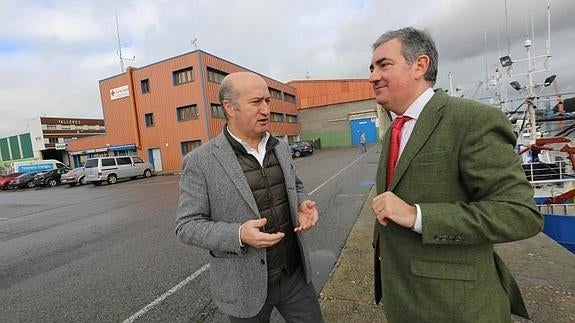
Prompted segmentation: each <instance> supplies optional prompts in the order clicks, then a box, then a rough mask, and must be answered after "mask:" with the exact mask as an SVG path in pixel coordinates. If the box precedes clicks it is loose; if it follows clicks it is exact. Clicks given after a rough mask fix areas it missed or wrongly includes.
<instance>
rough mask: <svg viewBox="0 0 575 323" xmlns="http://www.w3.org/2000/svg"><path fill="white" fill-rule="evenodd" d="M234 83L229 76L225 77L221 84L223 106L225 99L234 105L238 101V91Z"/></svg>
mask: <svg viewBox="0 0 575 323" xmlns="http://www.w3.org/2000/svg"><path fill="white" fill-rule="evenodd" d="M232 83H233V82H232V81H231V80H230V78H229V77H224V79H223V80H222V83H221V84H220V103H221V104H222V106H223V105H224V101H225V100H228V101H230V102H231V103H232V105H233V104H235V103H236V91H235V89H234V85H233V84H232Z"/></svg>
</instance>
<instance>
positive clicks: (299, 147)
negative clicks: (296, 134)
mask: <svg viewBox="0 0 575 323" xmlns="http://www.w3.org/2000/svg"><path fill="white" fill-rule="evenodd" d="M289 146H290V148H291V156H292V157H301V156H306V155H311V154H313V146H312V145H311V144H310V143H308V142H305V141H297V142H293V143H291V144H290V145H289Z"/></svg>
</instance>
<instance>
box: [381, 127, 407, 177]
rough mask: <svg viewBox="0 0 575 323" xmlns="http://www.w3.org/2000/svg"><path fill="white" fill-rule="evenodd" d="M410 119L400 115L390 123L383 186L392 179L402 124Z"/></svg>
mask: <svg viewBox="0 0 575 323" xmlns="http://www.w3.org/2000/svg"><path fill="white" fill-rule="evenodd" d="M409 120H411V117H408V116H401V117H397V118H395V120H393V123H392V124H391V135H390V137H389V153H388V155H387V176H386V177H385V179H386V180H385V187H386V188H388V187H389V184H390V183H391V180H392V179H393V173H394V171H395V165H397V159H398V158H399V143H400V141H401V129H402V128H403V125H404V124H405V123H406V122H407V121H409Z"/></svg>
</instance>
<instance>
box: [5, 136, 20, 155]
mask: <svg viewBox="0 0 575 323" xmlns="http://www.w3.org/2000/svg"><path fill="white" fill-rule="evenodd" d="M8 140H9V141H10V150H11V151H12V159H22V154H21V152H20V145H19V144H18V136H12V137H10V138H8Z"/></svg>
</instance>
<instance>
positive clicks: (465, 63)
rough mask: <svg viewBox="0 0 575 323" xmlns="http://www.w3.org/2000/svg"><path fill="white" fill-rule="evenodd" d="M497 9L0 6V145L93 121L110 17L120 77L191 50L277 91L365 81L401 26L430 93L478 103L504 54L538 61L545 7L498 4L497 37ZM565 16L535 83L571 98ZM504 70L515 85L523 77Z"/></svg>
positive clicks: (217, 3)
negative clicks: (379, 43)
mask: <svg viewBox="0 0 575 323" xmlns="http://www.w3.org/2000/svg"><path fill="white" fill-rule="evenodd" d="M505 3H506V1H505V0H485V1H477V0H403V1H392V0H348V1H344V0H314V1H305V0H93V1H91V0H84V1H77V0H69V1H66V0H37V1H26V0H0V138H2V137H6V136H11V135H14V134H17V133H24V132H27V131H28V130H27V122H28V121H29V120H30V119H34V118H37V117H40V116H55V117H86V118H99V117H102V108H101V102H100V99H99V89H98V81H99V80H101V79H104V78H107V77H110V76H113V75H116V74H119V73H120V71H121V67H120V61H119V57H118V54H117V52H118V39H117V36H116V20H115V19H116V18H115V17H116V15H117V17H118V21H119V26H120V34H121V42H122V56H123V57H125V58H130V59H131V58H135V59H134V60H130V61H128V60H126V61H125V64H126V66H127V65H133V66H136V67H139V66H145V65H148V64H151V63H154V62H157V61H159V60H163V59H166V58H169V57H173V56H177V55H180V54H183V53H186V52H189V51H191V50H193V49H194V48H195V47H194V44H193V43H194V39H195V44H196V46H198V48H200V49H202V50H205V51H207V52H209V53H211V54H214V55H216V56H219V57H221V58H224V59H227V60H229V61H232V62H234V63H237V64H239V65H241V66H244V67H247V68H249V69H252V70H254V71H257V72H259V73H262V74H264V75H266V76H269V77H272V78H274V79H276V80H279V81H283V82H288V81H290V80H295V79H305V78H306V77H309V78H311V79H339V78H367V77H368V76H369V75H368V65H369V61H370V58H371V48H370V46H371V44H372V43H373V41H374V40H375V39H376V38H377V37H378V36H379V35H380V34H382V33H383V32H384V31H386V30H390V29H397V28H401V27H404V26H409V25H411V26H415V27H417V28H423V29H426V30H427V31H429V32H430V34H431V35H432V36H433V37H434V38H435V40H436V43H437V46H438V48H439V53H440V64H439V78H438V82H437V84H436V85H437V86H440V87H443V88H444V89H449V88H450V82H449V77H448V75H449V74H451V76H452V77H451V79H452V84H453V88H460V89H461V90H460V91H459V92H458V93H459V94H463V95H465V96H468V97H471V96H473V95H474V94H475V98H478V99H479V98H485V97H487V96H489V95H490V94H492V93H493V90H492V89H486V85H485V83H486V82H485V80H486V70H487V74H488V75H490V74H492V73H493V71H494V68H495V64H496V63H497V61H498V60H497V58H498V57H500V56H503V55H505V54H506V53H507V51H508V44H511V56H512V58H513V59H515V60H517V59H520V58H524V57H525V51H524V48H523V42H524V40H525V38H526V35H527V34H528V33H529V35H530V37H532V35H531V30H532V29H533V30H534V36H535V37H534V47H533V53H534V55H542V54H544V49H545V40H546V37H547V17H546V16H547V0H507V10H508V20H507V21H508V24H507V26H508V28H506V19H505ZM574 16H575V1H573V0H551V17H552V19H551V47H552V49H551V53H552V55H553V58H552V60H551V66H550V67H551V71H549V72H542V73H538V74H536V76H535V81H536V82H542V81H543V79H544V78H545V77H546V76H548V75H551V74H557V75H558V77H557V85H558V88H559V90H560V91H561V92H564V93H572V92H575V68H574V67H573V65H572V64H569V63H570V61H569V58H568V57H573V56H574V54H575V41H574V39H575V38H574V37H575V36H574V35H575V24H573V23H572V21H573V17H574ZM532 21H533V28H531V25H532V24H531V22H532ZM506 29H508V30H509V32H508V33H506ZM508 40H509V41H508ZM486 62H487V64H486ZM539 65H541V64H539ZM514 66H515V69H514V73H522V72H525V71H526V67H524V66H521V65H520V64H519V63H517V64H515V65H514ZM541 68H542V66H541ZM518 81H519V82H520V83H522V84H525V83H526V82H527V80H526V78H525V77H519V78H518ZM506 83H508V81H506ZM542 90H543V92H541V93H542V94H547V93H549V94H550V93H552V90H553V89H552V87H549V88H546V89H542ZM567 96H568V97H569V96H575V94H570V95H567ZM513 104H515V103H514V102H512V105H513ZM517 104H518V103H517ZM517 104H515V105H517Z"/></svg>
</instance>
